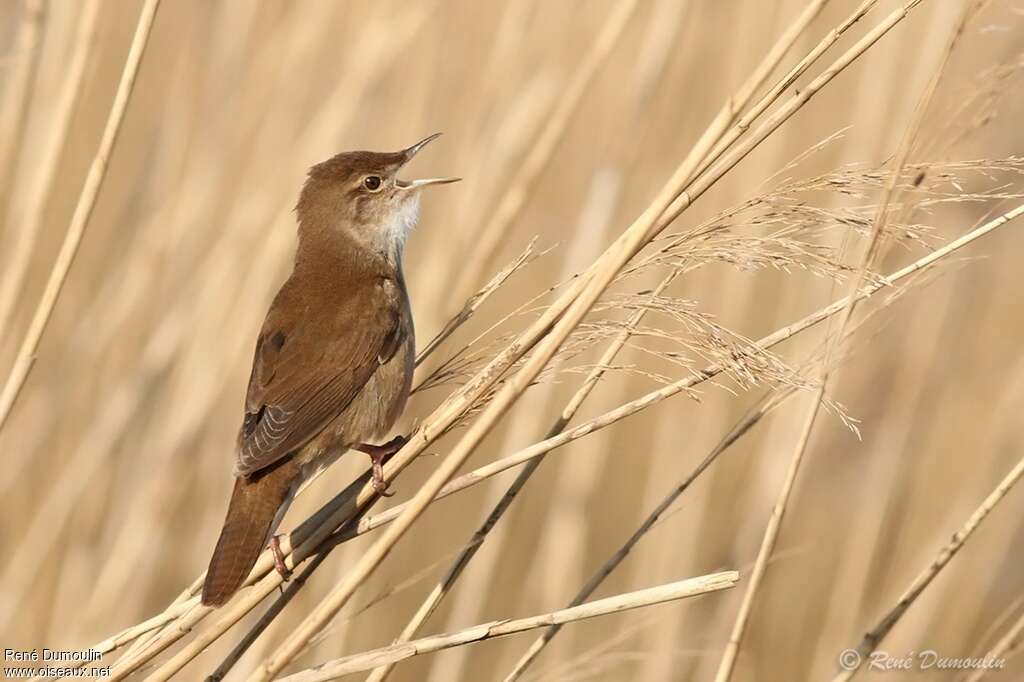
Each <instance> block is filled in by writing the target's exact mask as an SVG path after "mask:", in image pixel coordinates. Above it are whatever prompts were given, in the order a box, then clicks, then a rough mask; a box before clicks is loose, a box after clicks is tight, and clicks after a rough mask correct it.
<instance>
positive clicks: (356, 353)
mask: <svg viewBox="0 0 1024 682" xmlns="http://www.w3.org/2000/svg"><path fill="white" fill-rule="evenodd" d="M364 289H365V290H363V291H354V292H350V293H349V294H348V295H347V296H345V297H344V298H343V299H342V300H341V301H337V300H335V301H330V302H322V303H323V305H319V306H317V305H314V306H310V305H309V304H308V302H305V301H298V300H296V299H295V298H294V297H293V296H292V294H291V292H290V291H289V290H288V285H287V284H286V285H285V288H283V289H282V291H281V293H280V294H278V297H277V299H275V301H274V304H273V305H272V306H271V308H270V311H269V312H268V313H267V318H266V320H265V321H264V323H263V329H262V330H261V331H260V336H259V339H257V342H256V353H255V357H254V358H253V367H252V374H251V376H250V378H249V390H248V393H247V394H246V410H245V418H244V420H243V422H242V428H241V429H240V431H239V434H238V463H237V467H236V471H237V473H238V474H241V475H249V474H251V473H253V472H255V471H258V470H260V469H263V468H264V467H267V466H270V465H271V464H273V463H274V462H276V461H277V460H279V459H281V458H282V457H284V456H286V455H288V454H289V453H292V452H294V451H295V450H297V449H298V448H301V447H302V446H303V445H305V444H306V443H308V442H309V441H310V440H312V439H313V438H314V437H316V436H317V434H319V433H320V431H322V430H323V428H324V427H325V426H327V424H328V423H330V422H331V421H332V420H333V419H335V418H336V417H337V416H338V415H339V414H341V413H342V411H343V410H344V409H345V408H346V407H347V406H348V404H349V403H350V402H352V399H353V398H355V397H356V395H358V394H359V391H360V390H361V389H362V388H363V385H364V384H366V382H367V381H368V380H369V379H370V377H371V376H372V375H373V373H374V371H376V369H377V367H378V366H379V365H380V364H381V363H382V362H384V361H386V360H387V359H388V358H390V357H391V355H393V354H394V352H395V350H396V348H397V347H398V342H399V340H400V339H399V334H400V328H401V325H400V322H401V318H400V316H401V311H402V307H401V305H400V301H399V297H398V294H397V290H395V289H394V288H393V287H382V286H380V285H378V284H376V283H371V284H368V285H367V286H366V287H364ZM311 308H324V309H311ZM285 311H288V312H289V313H291V314H288V315H286V314H284V313H285ZM296 313H302V314H296Z"/></svg>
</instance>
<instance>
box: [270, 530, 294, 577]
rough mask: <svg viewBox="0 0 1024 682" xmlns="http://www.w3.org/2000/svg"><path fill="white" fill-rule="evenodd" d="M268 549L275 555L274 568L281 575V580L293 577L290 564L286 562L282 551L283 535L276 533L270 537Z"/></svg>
mask: <svg viewBox="0 0 1024 682" xmlns="http://www.w3.org/2000/svg"><path fill="white" fill-rule="evenodd" d="M267 549H269V550H270V553H271V554H273V555H274V568H276V569H277V572H278V573H279V574H280V575H281V580H286V581H287V580H288V579H290V578H291V577H292V572H291V571H289V570H288V566H286V565H285V563H284V552H282V551H281V536H280V535H274V536H273V537H271V538H270V542H268V543H267Z"/></svg>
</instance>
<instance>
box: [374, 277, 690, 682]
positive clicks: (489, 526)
mask: <svg viewBox="0 0 1024 682" xmlns="http://www.w3.org/2000/svg"><path fill="white" fill-rule="evenodd" d="M675 277H676V272H671V273H669V275H668V276H666V277H665V279H663V280H662V281H661V282H660V283H659V284H658V286H657V287H656V288H655V291H654V293H653V294H652V296H659V295H661V293H662V292H663V291H665V289H667V288H668V286H669V285H670V284H671V283H672V280H674V279H675ZM646 313H647V311H646V310H645V309H641V310H640V311H638V312H636V313H634V314H633V315H632V317H631V318H630V319H629V321H628V322H627V323H626V329H624V330H623V331H621V332H620V333H619V335H618V336H617V337H616V338H615V340H614V341H612V343H611V344H610V345H609V346H608V348H607V349H606V350H605V352H604V354H603V355H602V356H601V359H600V360H599V361H598V363H597V366H596V367H595V368H594V369H593V370H591V372H590V374H588V375H587V378H586V379H584V381H583V383H582V385H581V386H580V387H579V389H578V390H577V391H576V393H574V394H573V396H572V398H570V399H569V402H568V403H567V404H566V406H565V408H564V409H563V410H562V412H561V414H560V415H559V416H558V418H557V419H556V420H555V423H554V424H552V425H551V428H549V429H548V433H547V436H546V437H547V438H553V437H554V436H557V435H558V434H559V433H561V432H562V431H563V430H564V429H565V427H566V426H567V425H568V424H569V422H571V421H572V418H573V417H574V416H575V415H576V412H577V411H578V410H579V408H580V406H582V404H583V402H584V401H585V400H586V399H587V397H588V396H589V395H590V393H591V391H593V390H594V388H595V387H596V386H597V384H598V382H600V381H601V377H603V376H604V373H605V371H606V370H607V368H608V367H609V366H611V363H612V362H613V361H614V360H615V356H617V355H618V354H619V351H620V350H622V347H623V346H625V345H626V341H628V340H629V337H630V334H631V333H632V330H633V329H636V327H637V325H639V324H640V322H641V321H642V320H643V318H644V315H645V314H646ZM545 457H547V453H543V454H541V455H540V456H538V457H535V458H533V459H531V460H530V461H529V462H527V463H526V466H525V467H523V469H522V471H520V472H519V474H518V475H517V476H516V478H515V480H514V481H513V482H512V484H511V485H510V486H509V487H508V489H507V490H506V491H505V492H504V494H503V495H502V496H501V498H500V499H499V500H498V503H497V504H496V505H495V506H494V508H493V509H491V512H490V513H489V514H488V515H487V517H486V518H485V519H484V522H483V524H481V526H480V527H479V528H478V529H477V530H476V532H475V533H473V535H472V536H471V537H470V538H469V540H468V541H467V542H466V544H465V547H463V549H462V552H460V553H459V556H458V557H457V558H456V559H455V561H454V562H452V564H451V566H449V567H448V569H447V571H445V574H444V577H443V578H442V579H441V581H440V582H439V583H438V584H437V585H436V586H434V589H433V590H431V592H430V593H429V594H428V595H427V597H426V599H424V601H423V603H422V604H420V607H419V609H417V611H416V613H415V614H414V615H413V617H412V619H410V620H409V622H408V623H407V624H406V626H405V627H404V628H403V629H402V632H401V633H400V634H399V635H398V637H396V638H395V641H394V642H393V644H403V643H405V642H408V641H409V640H411V639H412V638H413V637H414V636H415V635H416V633H417V632H419V629H420V628H421V627H422V626H423V624H424V623H425V622H426V620H427V619H428V618H429V617H430V616H431V615H432V614H433V613H434V611H436V610H437V607H438V606H440V604H441V601H442V600H443V599H444V598H445V596H447V595H448V593H449V592H450V591H451V589H452V587H454V585H455V582H456V581H457V580H458V579H459V576H461V575H462V572H463V571H464V570H465V569H466V567H467V566H468V565H469V562H470V561H472V560H473V557H474V556H476V553H477V551H479V549H480V548H481V547H482V546H483V544H484V542H485V541H486V539H487V536H488V535H489V534H490V532H491V531H492V530H494V527H495V526H496V525H497V523H498V521H500V520H501V517H502V516H504V515H505V512H506V511H508V509H509V507H510V506H512V502H513V501H515V498H516V496H518V495H519V492H520V491H521V490H522V488H523V486H525V485H526V483H527V481H529V480H530V477H531V476H533V474H534V472H535V471H536V470H537V468H538V467H539V466H540V465H541V464H542V463H543V462H544V458H545ZM394 665H395V662H392V663H389V664H387V665H384V666H382V667H380V668H377V669H376V670H374V671H373V673H371V674H370V675H369V677H367V678H366V682H383V680H385V679H386V678H387V676H388V675H389V674H390V672H391V670H392V669H393V668H394Z"/></svg>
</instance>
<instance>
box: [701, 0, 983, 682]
mask: <svg viewBox="0 0 1024 682" xmlns="http://www.w3.org/2000/svg"><path fill="white" fill-rule="evenodd" d="M968 7H969V6H968V5H964V6H963V8H962V10H961V14H960V18H959V20H958V21H957V23H956V24H955V25H954V27H953V31H952V33H951V35H950V37H949V39H948V41H947V43H946V47H945V50H944V51H943V53H942V55H941V56H940V59H939V61H938V64H937V65H936V68H935V70H934V73H933V74H932V77H931V78H930V79H929V81H928V83H927V84H926V85H925V88H924V91H923V92H922V93H921V95H920V97H919V98H918V101H917V104H916V105H915V108H914V111H913V113H912V115H911V120H910V122H909V124H908V126H907V129H906V130H905V132H904V134H903V136H902V138H901V140H900V145H899V148H898V149H897V151H896V156H895V159H894V161H893V166H892V170H891V172H890V174H889V179H888V181H887V182H886V184H885V187H884V188H883V190H882V196H881V199H880V201H879V205H878V210H877V211H876V213H875V218H874V221H873V223H872V226H871V235H870V240H869V242H868V244H867V248H866V249H865V250H864V253H863V256H862V257H861V261H860V265H859V267H858V269H857V274H856V277H854V278H853V280H852V281H851V283H850V288H849V292H848V295H847V304H846V306H845V307H844V308H843V311H842V314H841V315H840V317H839V320H838V324H837V331H836V332H835V335H834V336H832V337H831V339H830V340H829V341H828V342H827V346H826V351H825V360H824V362H823V363H822V371H821V379H820V381H821V385H820V387H819V388H818V390H817V392H816V395H815V396H814V398H813V399H812V400H813V404H812V405H811V407H810V409H809V410H808V413H807V417H806V421H805V423H804V426H803V430H802V431H801V434H800V437H799V439H798V441H797V445H796V448H795V449H794V452H793V456H792V458H791V460H790V463H789V467H788V469H787V472H786V476H785V479H784V481H783V484H782V488H781V490H780V491H779V495H778V498H777V499H776V502H775V505H774V507H773V508H772V513H771V516H770V517H769V520H768V525H767V527H766V529H765V533H764V537H763V539H762V543H761V548H760V549H759V551H758V555H757V559H756V562H755V564H754V570H753V571H752V573H751V579H750V582H749V584H748V586H747V591H746V592H745V593H744V595H743V601H742V602H741V604H740V609H739V612H738V613H737V615H736V621H735V623H734V624H733V629H732V632H731V633H730V635H729V641H728V642H727V643H726V647H725V651H724V653H723V654H722V660H721V663H720V665H719V668H718V672H717V673H716V675H715V682H728V681H729V680H730V679H731V678H732V673H733V671H734V669H735V665H736V658H737V656H738V655H739V649H740V646H741V643H742V640H743V635H744V633H745V632H746V629H747V624H748V622H749V619H750V613H751V611H752V610H753V604H754V600H755V599H756V597H757V594H758V591H759V589H760V586H761V584H762V580H763V578H764V574H765V572H766V570H767V567H768V562H769V560H770V559H771V555H772V552H773V551H774V550H775V545H776V542H777V541H778V537H779V532H780V530H781V527H782V521H783V517H784V515H785V512H786V508H787V506H788V504H789V499H790V494H791V492H792V489H793V486H794V484H795V482H796V477H797V475H798V473H799V470H800V466H801V464H802V462H803V459H804V457H805V455H806V452H807V445H808V443H809V441H810V437H811V433H812V432H813V430H814V425H815V421H816V419H817V417H818V414H819V413H820V409H821V401H822V399H823V398H824V396H825V390H826V387H827V386H828V383H829V379H830V376H831V371H830V366H829V359H830V355H831V353H832V352H833V349H834V347H835V345H836V343H838V341H839V340H840V339H842V338H843V336H844V335H845V334H846V328H847V326H848V325H849V323H850V319H851V317H852V316H853V311H854V308H855V307H856V305H857V298H856V297H855V296H854V293H855V292H856V291H858V290H859V289H860V287H861V286H862V284H863V283H864V281H865V280H866V279H867V276H868V272H869V270H870V268H871V267H872V265H873V264H874V263H875V262H876V260H877V259H878V256H879V252H880V249H881V245H882V238H883V233H884V231H885V225H886V222H887V220H888V209H889V204H890V202H891V201H892V198H893V196H894V194H895V193H896V190H897V186H898V185H899V183H900V179H901V177H902V176H903V173H904V170H905V167H906V164H907V161H908V159H909V156H910V152H911V150H912V149H913V148H914V145H915V142H916V141H917V137H918V135H919V134H920V132H921V124H922V123H923V121H924V116H925V113H926V112H927V111H928V108H929V107H930V106H931V102H932V98H933V96H934V95H935V91H936V88H937V87H938V84H939V80H940V79H941V78H942V75H943V73H944V72H945V69H946V66H947V64H948V62H949V57H950V55H951V54H952V51H953V46H954V45H955V43H956V40H957V38H958V37H959V35H960V34H961V32H962V31H963V29H964V27H965V24H966V22H967V20H968V17H969V11H968Z"/></svg>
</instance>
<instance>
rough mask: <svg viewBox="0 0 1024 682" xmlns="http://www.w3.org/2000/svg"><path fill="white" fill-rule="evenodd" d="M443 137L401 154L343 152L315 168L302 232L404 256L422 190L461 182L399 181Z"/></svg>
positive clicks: (302, 203)
mask: <svg viewBox="0 0 1024 682" xmlns="http://www.w3.org/2000/svg"><path fill="white" fill-rule="evenodd" d="M440 135H441V133H435V134H434V135H431V136H430V137H427V138H424V139H423V140H420V141H419V142H417V143H416V144H414V145H412V146H411V147H406V148H405V149H402V150H400V151H397V152H362V151H360V152H342V153H341V154H338V155H336V156H334V157H332V158H330V159H328V160H327V161H324V162H322V163H318V164H317V165H315V166H313V167H312V168H310V169H309V176H308V177H307V179H306V183H305V185H304V186H303V188H302V193H301V194H300V195H299V203H298V204H297V205H296V207H295V211H296V213H297V214H298V219H299V224H300V231H301V230H302V229H303V228H306V229H307V230H308V229H311V228H312V229H315V230H316V231H318V232H322V231H324V230H327V231H328V232H332V231H340V232H344V233H346V234H347V235H348V236H350V237H353V238H354V239H356V240H357V241H358V242H360V243H362V244H365V245H367V246H369V247H370V248H373V249H374V250H380V251H387V252H391V251H393V250H395V249H397V251H398V252H399V253H400V252H401V249H402V246H403V245H404V243H405V239H406V237H407V236H408V234H409V232H410V231H411V230H412V228H413V227H414V226H415V225H416V219H417V217H418V215H419V195H420V190H421V189H422V188H424V187H428V186H430V185H439V184H444V183H449V182H457V181H458V180H459V178H425V179H422V180H402V179H400V178H399V177H398V172H399V170H401V168H402V167H403V166H405V165H406V164H407V163H408V162H409V161H410V160H411V159H412V158H413V157H414V156H416V154H417V153H418V152H419V151H420V150H421V149H423V147H425V146H426V145H427V144H428V143H429V142H431V141H433V140H435V139H437V138H438V137H440Z"/></svg>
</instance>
